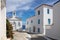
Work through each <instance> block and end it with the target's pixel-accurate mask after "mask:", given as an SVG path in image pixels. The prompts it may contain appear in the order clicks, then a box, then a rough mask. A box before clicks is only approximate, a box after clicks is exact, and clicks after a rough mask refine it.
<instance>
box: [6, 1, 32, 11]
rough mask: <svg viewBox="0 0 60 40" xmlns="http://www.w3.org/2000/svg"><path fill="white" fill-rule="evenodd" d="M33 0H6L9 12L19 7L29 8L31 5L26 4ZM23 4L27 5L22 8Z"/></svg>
mask: <svg viewBox="0 0 60 40" xmlns="http://www.w3.org/2000/svg"><path fill="white" fill-rule="evenodd" d="M31 2H33V0H6V7H7V12H10V11H13V10H17V7H19V9H21V10H28V9H29V8H30V6H26V5H25V4H28V3H31ZM22 5H25V6H24V7H22V8H21V6H22Z"/></svg>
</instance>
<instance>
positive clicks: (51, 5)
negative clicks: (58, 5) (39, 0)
mask: <svg viewBox="0 0 60 40" xmlns="http://www.w3.org/2000/svg"><path fill="white" fill-rule="evenodd" d="M43 5H45V6H50V7H53V6H52V5H48V4H41V5H39V6H37V7H36V8H35V9H37V8H39V7H41V6H43Z"/></svg>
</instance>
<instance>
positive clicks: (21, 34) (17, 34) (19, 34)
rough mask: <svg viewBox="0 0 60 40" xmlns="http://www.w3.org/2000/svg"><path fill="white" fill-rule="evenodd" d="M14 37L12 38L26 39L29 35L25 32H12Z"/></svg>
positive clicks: (15, 39) (17, 39) (16, 39)
mask: <svg viewBox="0 0 60 40" xmlns="http://www.w3.org/2000/svg"><path fill="white" fill-rule="evenodd" d="M13 36H14V39H13V40H28V39H27V37H28V36H29V35H28V34H27V33H25V32H14V35H13Z"/></svg>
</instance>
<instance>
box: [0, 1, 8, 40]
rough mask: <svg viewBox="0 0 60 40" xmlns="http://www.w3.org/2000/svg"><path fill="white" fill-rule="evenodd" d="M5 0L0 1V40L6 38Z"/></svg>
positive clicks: (5, 39)
mask: <svg viewBox="0 0 60 40" xmlns="http://www.w3.org/2000/svg"><path fill="white" fill-rule="evenodd" d="M5 1H6V0H0V40H7V38H6V6H5Z"/></svg>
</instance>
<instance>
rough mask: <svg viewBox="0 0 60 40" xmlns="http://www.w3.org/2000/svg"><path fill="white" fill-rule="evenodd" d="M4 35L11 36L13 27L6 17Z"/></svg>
mask: <svg viewBox="0 0 60 40" xmlns="http://www.w3.org/2000/svg"><path fill="white" fill-rule="evenodd" d="M6 36H7V38H13V27H12V24H10V22H9V21H8V20H7V19H6Z"/></svg>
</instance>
